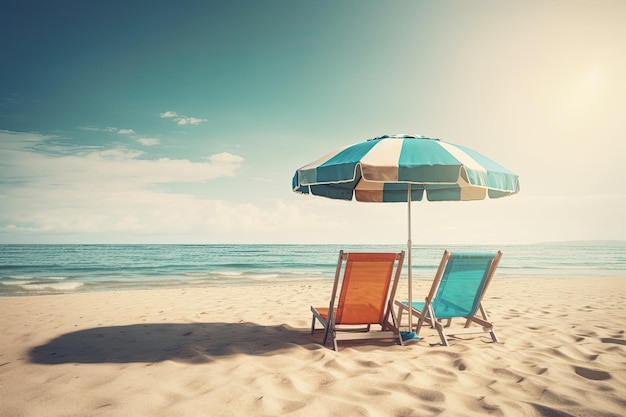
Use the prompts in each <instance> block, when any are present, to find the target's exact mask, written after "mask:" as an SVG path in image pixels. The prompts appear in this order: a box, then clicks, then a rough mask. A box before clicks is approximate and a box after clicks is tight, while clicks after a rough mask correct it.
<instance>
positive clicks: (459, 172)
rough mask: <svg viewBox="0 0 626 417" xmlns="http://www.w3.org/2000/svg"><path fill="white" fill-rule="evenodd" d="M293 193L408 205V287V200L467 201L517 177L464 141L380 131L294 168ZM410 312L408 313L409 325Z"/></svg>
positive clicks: (507, 186)
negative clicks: (386, 133)
mask: <svg viewBox="0 0 626 417" xmlns="http://www.w3.org/2000/svg"><path fill="white" fill-rule="evenodd" d="M292 188H293V191H294V192H297V193H302V194H313V195H318V196H322V197H328V198H332V199H339V200H352V199H353V198H355V199H356V200H357V201H363V202H377V203H388V202H390V203H394V202H402V203H407V205H408V240H407V262H408V286H409V293H408V297H409V300H408V301H409V305H411V302H412V301H413V293H412V291H413V290H412V287H413V283H412V271H411V266H412V263H411V246H412V241H411V201H421V200H422V199H423V197H424V196H426V199H427V200H428V201H469V200H483V199H485V198H486V197H490V198H500V197H506V196H509V195H513V194H515V193H517V192H518V191H519V179H518V176H517V175H516V174H514V173H512V172H511V171H509V170H508V169H506V168H504V167H503V166H502V165H500V164H498V163H497V162H495V161H493V160H491V159H489V158H487V157H486V156H484V155H482V154H480V153H478V152H476V151H474V150H472V149H470V148H467V147H465V146H461V145H455V144H451V143H447V142H444V141H441V140H439V139H436V138H428V137H425V136H414V135H392V136H388V135H385V136H381V137H377V138H374V139H369V140H366V141H364V142H359V143H356V144H353V145H349V146H345V147H342V148H339V149H336V150H335V151H333V152H331V153H329V154H327V155H326V156H323V157H322V158H320V159H318V160H316V161H314V162H312V163H310V164H308V165H305V166H303V167H302V168H300V169H298V170H297V171H296V173H295V175H294V177H293V180H292ZM410 327H412V315H411V314H409V328H410Z"/></svg>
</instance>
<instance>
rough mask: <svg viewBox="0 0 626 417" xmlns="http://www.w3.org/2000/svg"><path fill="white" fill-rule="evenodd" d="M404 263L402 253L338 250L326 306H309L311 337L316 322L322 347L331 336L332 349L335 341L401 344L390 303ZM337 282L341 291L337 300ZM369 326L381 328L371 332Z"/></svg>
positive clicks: (335, 345) (335, 344)
mask: <svg viewBox="0 0 626 417" xmlns="http://www.w3.org/2000/svg"><path fill="white" fill-rule="evenodd" d="M403 262H404V251H402V252H399V253H361V252H351V253H346V252H343V251H340V252H339V260H338V262H337V270H336V272H335V282H334V284H333V290H332V294H331V297H330V304H329V307H328V308H319V307H313V306H311V312H312V313H313V321H312V323H311V334H313V332H314V331H315V321H316V320H317V321H319V322H320V323H321V324H322V326H323V327H324V341H323V344H324V345H326V341H327V340H328V336H329V335H330V336H331V337H332V340H333V348H334V349H335V350H337V340H354V339H395V340H397V341H398V342H399V343H400V344H402V339H401V337H400V332H399V330H398V325H397V320H396V317H395V313H394V311H393V304H392V303H393V301H394V297H395V293H396V288H397V286H398V278H399V277H400V272H401V270H402V263H403ZM342 272H343V274H342ZM392 278H393V279H392ZM340 281H341V292H340V293H339V296H338V297H337V290H338V288H339V284H340ZM372 325H375V326H377V327H380V329H377V328H374V329H372V328H371V326H372Z"/></svg>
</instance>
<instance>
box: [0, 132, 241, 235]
mask: <svg viewBox="0 0 626 417" xmlns="http://www.w3.org/2000/svg"><path fill="white" fill-rule="evenodd" d="M50 140H51V139H50V137H45V136H41V135H37V134H18V133H12V132H2V131H0V170H1V172H2V176H1V180H0V230H2V231H3V233H4V234H7V233H8V234H9V235H7V236H3V237H2V239H5V241H6V239H8V240H9V241H11V236H10V235H12V234H15V233H21V232H28V233H34V232H37V233H47V234H52V235H54V234H58V233H112V232H115V233H152V232H163V231H169V232H175V231H176V229H178V226H177V225H176V224H158V222H161V221H165V219H168V218H171V217H172V216H174V217H175V216H178V215H180V216H181V222H182V223H181V224H182V225H183V226H184V227H189V228H190V230H191V229H193V226H191V225H190V226H185V225H186V224H187V222H188V221H187V220H185V219H186V218H187V216H188V215H189V212H190V211H195V210H196V208H194V207H195V206H198V205H199V206H202V207H208V206H215V207H219V204H217V203H215V202H210V201H202V200H200V199H197V198H195V197H193V196H190V195H184V194H180V193H173V192H166V191H161V190H159V187H160V186H161V185H163V184H170V186H169V187H174V188H175V187H176V184H178V183H205V182H206V181H210V180H215V179H217V178H220V177H226V176H233V175H235V174H236V172H237V171H238V169H239V168H240V167H241V166H242V164H243V162H244V160H243V158H241V157H240V156H237V155H232V154H228V153H221V154H217V155H212V156H209V157H207V158H205V159H204V160H203V161H201V162H193V161H189V160H185V159H171V158H161V159H158V160H148V159H139V157H141V156H144V155H143V152H141V151H135V150H129V149H124V148H113V149H104V150H88V151H85V150H81V152H79V153H77V154H67V153H64V154H60V155H59V154H58V153H55V154H54V155H51V154H47V153H45V152H42V149H45V147H46V143H47V142H48V141H50ZM37 149H38V150H37ZM188 206H194V207H188ZM199 215H200V214H196V216H199ZM206 215H207V214H206V213H204V214H202V218H203V219H204V217H206ZM189 221H192V222H193V219H191V220H189ZM196 221H200V222H205V223H206V222H207V221H206V220H201V219H200V220H198V219H197V218H196ZM155 222H157V223H155ZM209 223H210V224H211V225H213V224H214V223H213V222H209Z"/></svg>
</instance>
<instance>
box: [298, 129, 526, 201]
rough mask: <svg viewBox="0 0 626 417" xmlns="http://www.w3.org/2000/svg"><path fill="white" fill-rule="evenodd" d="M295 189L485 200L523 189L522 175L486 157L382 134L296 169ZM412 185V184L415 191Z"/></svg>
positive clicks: (348, 196) (373, 197)
mask: <svg viewBox="0 0 626 417" xmlns="http://www.w3.org/2000/svg"><path fill="white" fill-rule="evenodd" d="M292 185H293V190H294V191H295V192H299V193H304V194H309V193H311V194H315V195H320V196H323V197H329V198H334V199H340V200H352V198H353V196H354V197H355V198H356V200H358V201H370V202H407V201H408V200H409V198H408V196H409V195H410V196H411V198H410V199H411V200H412V201H420V200H422V198H423V196H424V194H426V198H427V199H428V200H429V201H461V200H483V199H485V198H486V197H487V196H489V197H490V198H498V197H505V196H508V195H511V194H515V193H517V192H518V191H519V180H518V176H517V175H515V174H514V173H512V172H511V171H509V170H508V169H506V168H504V167H503V166H502V165H500V164H498V163H497V162H494V161H492V160H491V159H489V158H487V157H485V156H484V155H482V154H480V153H478V152H476V151H474V150H472V149H469V148H466V147H464V146H460V145H453V144H450V143H446V142H443V141H440V140H439V139H433V138H427V137H424V136H412V135H394V136H381V137H379V138H375V139H370V140H367V141H365V142H360V143H357V144H354V145H350V146H346V147H344V148H340V149H337V150H335V151H334V152H331V153H329V154H328V155H326V156H324V157H322V158H320V159H318V160H317V161H314V162H312V163H310V164H308V165H305V166H303V167H302V168H300V169H298V170H297V171H296V174H295V175H294V177H293V181H292ZM408 185H410V193H409V192H408V191H409V188H408Z"/></svg>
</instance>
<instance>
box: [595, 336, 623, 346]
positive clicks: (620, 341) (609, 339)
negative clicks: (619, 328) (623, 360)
mask: <svg viewBox="0 0 626 417" xmlns="http://www.w3.org/2000/svg"><path fill="white" fill-rule="evenodd" d="M601 340H602V343H615V344H617V345H626V339H615V338H613V337H603V338H602V339H601Z"/></svg>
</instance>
